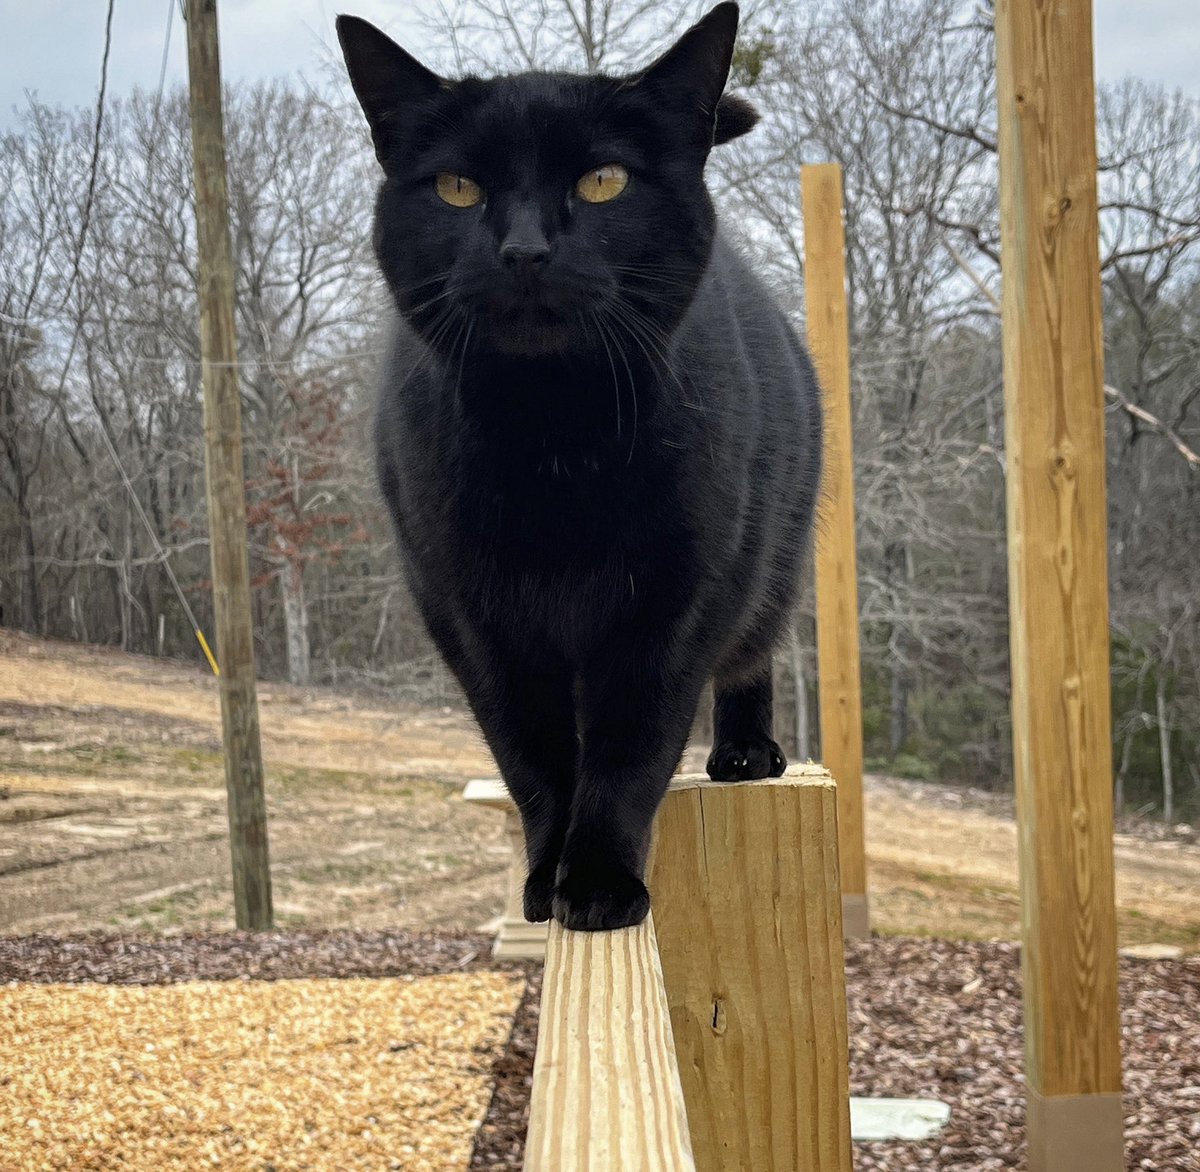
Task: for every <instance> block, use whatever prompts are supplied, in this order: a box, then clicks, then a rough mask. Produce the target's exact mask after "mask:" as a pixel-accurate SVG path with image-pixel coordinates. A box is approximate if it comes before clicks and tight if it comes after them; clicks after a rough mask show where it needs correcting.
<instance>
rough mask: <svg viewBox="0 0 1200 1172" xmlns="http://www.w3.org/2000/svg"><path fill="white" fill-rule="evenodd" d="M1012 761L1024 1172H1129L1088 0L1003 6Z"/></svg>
mask: <svg viewBox="0 0 1200 1172" xmlns="http://www.w3.org/2000/svg"><path fill="white" fill-rule="evenodd" d="M996 34H997V69H998V113H999V149H1000V221H1001V258H1002V266H1003V278H1004V287H1003V330H1004V379H1005V444H1006V452H1007V463H1008V475H1007V497H1008V557H1009V599H1010V602H1009V609H1010V616H1011V635H1010V638H1011V649H1012V715H1013V746H1014V770H1015V777H1016V789H1017V818H1018V824H1019V844H1020V845H1019V851H1020V875H1021V902H1022V937H1023V947H1022V950H1021V958H1022V969H1023V982H1024V1013H1025V1055H1026V1084H1027V1089H1028V1126H1029V1166H1030V1169H1031V1172H1118V1170H1119V1169H1121V1168H1123V1167H1124V1159H1123V1155H1122V1110H1121V1094H1120V1092H1121V1058H1120V1040H1119V1039H1120V1035H1119V1021H1118V1008H1117V951H1116V913H1115V902H1114V890H1113V843H1112V820H1113V812H1112V741H1111V728H1110V703H1111V700H1110V683H1109V631H1108V574H1107V524H1106V515H1105V465H1104V461H1105V447H1104V382H1103V345H1102V338H1101V332H1102V313H1101V297H1100V279H1099V244H1098V221H1097V193H1096V128H1095V92H1094V84H1093V77H1092V5H1091V0H1056V2H1055V3H1054V4H1047V3H1041V2H1033V0H1000V2H999V3H998V4H997V8H996Z"/></svg>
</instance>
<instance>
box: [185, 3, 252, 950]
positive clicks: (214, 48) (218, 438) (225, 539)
mask: <svg viewBox="0 0 1200 1172" xmlns="http://www.w3.org/2000/svg"><path fill="white" fill-rule="evenodd" d="M186 15H187V42H188V85H189V91H190V99H191V116H192V160H193V167H194V170H195V180H196V239H197V247H198V252H199V265H198V273H199V276H198V289H197V292H198V296H199V301H200V352H201V374H202V378H203V383H204V453H205V455H204V462H205V472H206V478H205V479H206V484H207V496H208V532H209V544H210V546H211V549H212V578H213V610H214V612H215V615H216V626H217V659H218V662H219V664H220V682H221V722H222V726H223V728H224V736H225V786H226V791H227V794H228V805H229V846H230V853H231V855H232V861H233V900H234V910H235V914H236V918H237V926H238V927H239V928H250V929H265V928H270V927H271V926H272V920H273V912H272V907H271V868H270V860H269V856H268V851H267V809H266V801H265V798H264V795H263V767H262V746H261V744H260V739H259V730H258V696H257V693H256V688H255V679H254V637H253V630H252V627H251V619H250V566H249V558H248V555H247V550H246V488H245V470H244V468H243V464H242V409H241V398H240V391H239V389H238V367H237V334H236V330H235V326H234V284H233V252H232V250H231V248H230V244H229V197H228V191H227V187H226V177H225V126H224V120H223V118H222V114H221V58H220V52H219V49H218V44H217V0H187V14H186Z"/></svg>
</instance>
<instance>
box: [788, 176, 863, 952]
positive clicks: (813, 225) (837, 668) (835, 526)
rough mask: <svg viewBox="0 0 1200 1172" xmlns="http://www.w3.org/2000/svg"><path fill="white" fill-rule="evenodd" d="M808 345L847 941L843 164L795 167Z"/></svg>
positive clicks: (850, 912)
mask: <svg viewBox="0 0 1200 1172" xmlns="http://www.w3.org/2000/svg"><path fill="white" fill-rule="evenodd" d="M800 187H801V197H802V201H803V207H804V287H805V302H806V304H807V306H808V345H809V349H810V350H811V352H812V356H813V361H814V362H815V363H816V367H817V373H818V374H819V376H820V379H821V386H822V388H823V391H824V404H825V451H826V455H825V477H824V481H823V485H822V487H823V499H822V501H821V505H820V512H821V523H820V524H819V525H818V527H817V541H816V559H815V560H816V574H815V577H816V587H817V687H818V694H819V696H820V705H821V759H822V761H823V762H824V764H825V767H826V768H827V769H828V770H829V772H830V773H831V774H832V775H833V779H834V781H835V782H837V807H838V827H839V831H838V839H839V844H840V852H841V865H842V919H843V923H844V926H845V932H846V935H847V936H848V937H863V936H868V935H870V927H871V925H870V912H869V908H868V903H867V856H866V843H865V826H864V817H863V776H862V775H863V742H862V683H861V678H860V675H861V669H860V665H859V646H858V633H859V631H858V559H857V556H856V553H855V544H854V445H853V440H852V436H851V426H850V418H851V417H850V324H849V313H848V310H847V306H846V256H845V253H846V237H845V229H844V228H843V225H842V169H841V167H840V166H838V164H836V163H819V164H813V165H808V166H804V167H801V169H800Z"/></svg>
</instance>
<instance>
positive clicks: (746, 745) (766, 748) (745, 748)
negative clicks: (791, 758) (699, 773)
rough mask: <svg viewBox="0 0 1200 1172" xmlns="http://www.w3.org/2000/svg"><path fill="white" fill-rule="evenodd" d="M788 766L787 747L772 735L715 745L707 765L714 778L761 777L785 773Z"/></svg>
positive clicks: (755, 779)
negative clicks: (785, 752) (783, 747)
mask: <svg viewBox="0 0 1200 1172" xmlns="http://www.w3.org/2000/svg"><path fill="white" fill-rule="evenodd" d="M786 768H787V758H786V757H785V756H784V755H783V750H782V749H781V748H780V747H779V746H778V745H777V744H776V743H775V742H774V741H773V740H771V739H770V738H768V737H762V738H760V739H754V740H737V741H723V742H721V743H720V744H718V745H714V746H713V751H712V753H711V755H710V756H709V758H708V764H707V765H706V766H705V769H706V770H707V771H708V776H709V777H711V778H712V779H713V781H757V780H760V779H761V778H764V777H782V776H783V771H784V770H785V769H786Z"/></svg>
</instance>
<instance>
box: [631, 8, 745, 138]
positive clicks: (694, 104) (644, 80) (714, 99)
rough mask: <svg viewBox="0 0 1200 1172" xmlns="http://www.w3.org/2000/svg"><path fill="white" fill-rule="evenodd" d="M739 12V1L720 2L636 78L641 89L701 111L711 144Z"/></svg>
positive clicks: (688, 108)
mask: <svg viewBox="0 0 1200 1172" xmlns="http://www.w3.org/2000/svg"><path fill="white" fill-rule="evenodd" d="M738 15H739V13H738V6H737V5H736V4H734V3H731V2H727V3H725V4H718V5H717V6H716V8H714V9H713V10H712V11H711V12H710V13H709V14H708V15H707V16H705V17H704V19H703V20H701V21H700V22H699V23H698V24H694V25H692V27H691V28H690V29H688V31H687V32H686V33H684V34H683V36H682V37H680V38H679V40H678V41H676V42H675V44H673V45H672V46H671V47H670V48H669V49H668V50H667V51H666V52H665V53H664V54H663V55H662V56H661V57H660V58H659V59H658V60H657V61H655V62H654V64H653V65H650V66H649V67H648V68H646V69H645V70H643V71H642V73H640V74H639V75H638V76H637V77H636V78H635V79H634V80H635V84H636V85H637V86H638V88H639V89H643V90H646V91H648V92H650V93H652V94H653V95H654V96H655V97H656V98H659V99H661V100H665V101H668V102H672V103H673V104H676V105H678V104H680V103H682V105H683V107H684V109H686V110H688V111H694V112H695V113H697V114H699V115H700V116H701V117H702V118H703V119H704V121H705V122H706V124H707V128H708V141H709V143H710V144H711V142H712V137H713V132H714V130H715V128H716V124H717V103H718V102H719V101H720V100H721V94H722V92H723V91H724V89H725V82H726V81H727V80H728V79H729V66H730V64H731V62H732V61H733V43H734V40H735V39H736V38H737V28H738ZM747 129H749V127H747ZM730 137H732V136H730Z"/></svg>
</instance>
